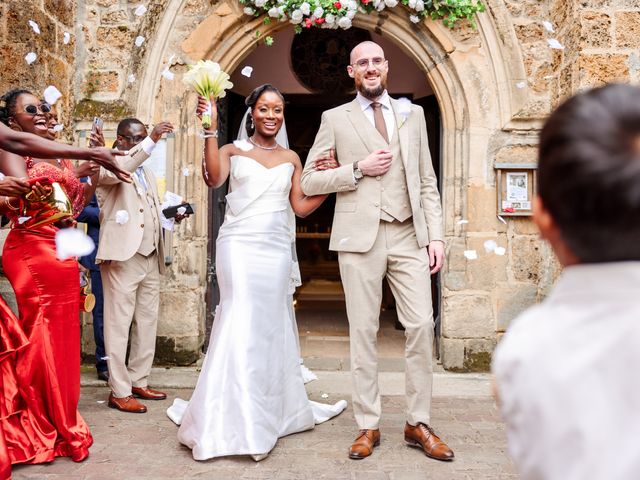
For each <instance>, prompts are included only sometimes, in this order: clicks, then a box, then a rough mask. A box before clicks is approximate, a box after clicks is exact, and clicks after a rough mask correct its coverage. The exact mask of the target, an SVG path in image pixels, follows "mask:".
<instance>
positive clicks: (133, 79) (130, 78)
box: [127, 73, 136, 83]
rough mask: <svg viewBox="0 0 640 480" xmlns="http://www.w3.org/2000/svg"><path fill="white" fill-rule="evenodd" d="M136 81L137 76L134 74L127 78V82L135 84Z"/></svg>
mask: <svg viewBox="0 0 640 480" xmlns="http://www.w3.org/2000/svg"><path fill="white" fill-rule="evenodd" d="M135 81H136V76H135V75H134V74H133V73H132V74H130V75H129V76H128V77H127V82H129V83H133V82H135Z"/></svg>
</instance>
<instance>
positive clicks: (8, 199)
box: [2, 197, 20, 211]
mask: <svg viewBox="0 0 640 480" xmlns="http://www.w3.org/2000/svg"><path fill="white" fill-rule="evenodd" d="M2 203H3V204H4V206H6V207H7V208H8V209H9V210H13V211H16V210H20V206H17V207H14V206H13V205H11V197H4V198H3V199H2Z"/></svg>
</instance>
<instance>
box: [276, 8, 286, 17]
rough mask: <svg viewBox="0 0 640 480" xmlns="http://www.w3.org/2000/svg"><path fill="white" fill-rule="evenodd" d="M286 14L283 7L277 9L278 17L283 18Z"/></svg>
mask: <svg viewBox="0 0 640 480" xmlns="http://www.w3.org/2000/svg"><path fill="white" fill-rule="evenodd" d="M285 14H286V12H285V11H284V7H278V16H280V17H284V16H285Z"/></svg>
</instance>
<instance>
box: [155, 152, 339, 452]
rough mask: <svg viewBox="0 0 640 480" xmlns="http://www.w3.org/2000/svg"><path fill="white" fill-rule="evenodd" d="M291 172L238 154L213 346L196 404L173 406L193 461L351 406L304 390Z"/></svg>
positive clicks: (251, 445)
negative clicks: (294, 306) (294, 303)
mask: <svg viewBox="0 0 640 480" xmlns="http://www.w3.org/2000/svg"><path fill="white" fill-rule="evenodd" d="M293 169H294V166H293V164H291V163H285V164H281V165H277V166H276V167H273V168H266V167H264V166H263V165H262V164H260V163H258V162H257V161H255V160H254V159H252V158H250V157H245V156H241V155H236V156H233V157H231V169H230V170H231V171H230V187H231V193H229V195H227V212H226V215H225V220H224V223H223V225H222V226H221V227H220V233H219V236H218V240H217V244H216V245H217V249H216V267H217V273H218V283H219V285H220V305H219V306H218V307H217V309H216V314H215V319H214V322H213V329H212V331H211V339H210V341H209V349H208V351H207V355H206V357H205V360H204V363H203V366H202V372H201V373H200V376H199V378H198V383H197V385H196V388H195V390H194V392H193V395H192V396H191V400H189V402H186V401H184V400H180V399H176V400H175V401H174V403H173V405H172V406H171V407H170V408H169V409H168V410H167V415H168V416H169V418H171V420H173V421H174V422H175V423H176V424H178V425H180V429H179V430H178V440H179V441H180V442H181V443H182V444H184V445H186V446H188V447H189V448H191V449H192V454H193V458H194V459H195V460H206V459H209V458H213V457H220V456H226V455H253V456H260V455H263V454H266V453H268V452H270V451H271V449H273V447H274V446H275V444H276V442H277V440H278V438H279V437H282V436H285V435H289V434H291V433H296V432H301V431H304V430H309V429H312V428H313V427H314V425H315V424H317V423H321V422H323V421H326V420H328V419H329V418H331V417H333V416H335V415H337V414H339V413H340V412H342V411H343V410H344V409H345V407H346V405H347V404H346V402H345V401H344V400H341V401H339V402H338V403H336V404H335V405H325V404H321V403H317V402H312V401H310V400H309V399H308V397H307V393H306V390H305V387H304V381H303V378H302V373H301V369H300V360H299V351H298V343H297V335H298V332H297V328H296V325H295V320H294V319H293V318H292V316H291V315H292V312H291V310H290V308H289V305H290V303H291V294H290V291H289V279H290V276H291V271H292V267H293V262H292V255H291V245H292V238H291V235H292V234H291V228H290V218H289V191H290V189H291V176H292V174H293Z"/></svg>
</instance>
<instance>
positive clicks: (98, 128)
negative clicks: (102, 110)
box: [89, 117, 104, 147]
mask: <svg viewBox="0 0 640 480" xmlns="http://www.w3.org/2000/svg"><path fill="white" fill-rule="evenodd" d="M103 125H104V121H103V120H102V119H101V118H100V117H93V123H92V124H91V133H89V146H90V147H104V138H103V137H102V126H103Z"/></svg>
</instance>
